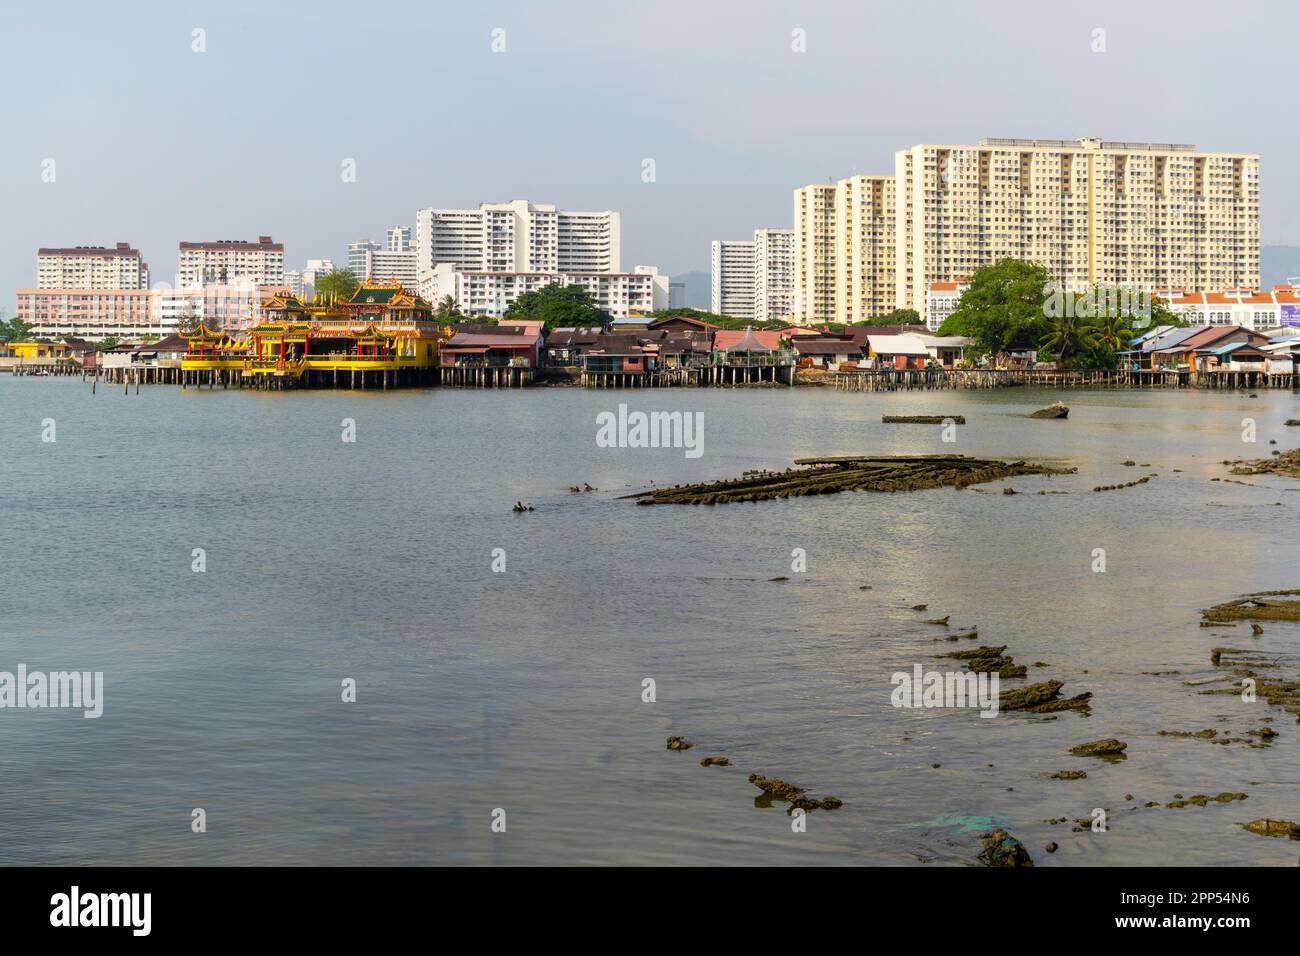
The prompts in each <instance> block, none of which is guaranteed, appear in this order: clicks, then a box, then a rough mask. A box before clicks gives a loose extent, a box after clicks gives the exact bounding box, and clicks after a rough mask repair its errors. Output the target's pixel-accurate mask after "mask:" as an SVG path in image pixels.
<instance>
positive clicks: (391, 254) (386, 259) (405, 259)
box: [360, 249, 416, 292]
mask: <svg viewBox="0 0 1300 956" xmlns="http://www.w3.org/2000/svg"><path fill="white" fill-rule="evenodd" d="M362 268H363V270H364V271H363V272H362V274H361V276H360V277H361V278H363V279H376V280H386V279H396V280H397V281H398V282H400V283H401V284H402V286H403V287H404V288H406V289H409V290H410V291H412V292H414V291H415V288H416V276H415V250H414V249H405V250H401V251H398V250H394V249H367V250H366V255H365V260H364V262H363V265H362Z"/></svg>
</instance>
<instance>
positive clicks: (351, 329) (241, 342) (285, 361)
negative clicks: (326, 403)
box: [181, 280, 441, 389]
mask: <svg viewBox="0 0 1300 956" xmlns="http://www.w3.org/2000/svg"><path fill="white" fill-rule="evenodd" d="M262 313H263V319H262V321H261V322H259V323H258V324H256V325H254V326H253V327H252V328H250V329H249V330H248V331H247V332H245V333H242V337H241V338H238V339H236V338H233V337H231V335H230V334H229V333H225V332H218V331H213V330H211V329H208V328H207V327H206V326H204V325H202V324H200V325H199V326H198V328H197V329H196V330H194V331H193V332H190V333H182V334H183V335H184V337H185V339H186V341H187V343H188V346H189V347H188V351H187V352H186V355H185V357H184V359H183V360H182V362H181V368H182V372H183V375H182V383H183V384H191V385H207V386H209V387H214V386H216V385H221V386H223V387H228V386H230V385H235V386H236V387H240V388H244V387H251V388H263V389H281V388H290V387H304V388H363V389H364V388H400V387H404V386H412V385H432V384H435V383H436V382H437V380H438V347H439V345H440V344H441V336H440V333H439V330H438V325H437V323H436V322H434V320H433V307H432V306H430V305H429V303H428V302H427V301H425V300H424V299H422V298H421V297H420V296H418V295H415V294H413V293H411V292H408V291H407V290H406V289H404V288H403V287H402V285H401V283H399V282H397V281H395V280H394V281H389V282H375V281H371V280H367V281H366V282H363V283H362V284H361V285H360V286H359V287H358V288H357V290H356V292H354V293H353V294H352V296H351V297H350V298H348V299H346V300H338V299H335V298H333V297H329V296H315V297H312V298H302V297H298V296H293V295H276V296H272V297H271V298H270V299H268V300H267V301H266V302H265V303H264V304H263V306H262Z"/></svg>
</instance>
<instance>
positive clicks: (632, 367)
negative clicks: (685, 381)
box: [582, 332, 660, 374]
mask: <svg viewBox="0 0 1300 956" xmlns="http://www.w3.org/2000/svg"><path fill="white" fill-rule="evenodd" d="M582 367H583V368H584V369H586V370H587V371H588V372H620V373H633V374H636V373H641V372H656V371H658V370H659V367H660V366H659V343H658V342H655V341H653V340H645V341H643V340H642V338H641V336H639V335H638V334H637V333H635V332H622V333H620V332H611V333H606V334H604V335H601V336H600V337H599V338H598V339H597V340H596V343H595V345H594V346H592V347H590V348H588V349H586V350H585V351H584V352H583V354H582Z"/></svg>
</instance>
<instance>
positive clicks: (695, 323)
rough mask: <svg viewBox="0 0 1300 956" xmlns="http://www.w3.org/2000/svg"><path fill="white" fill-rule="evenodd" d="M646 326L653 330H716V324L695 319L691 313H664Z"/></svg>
mask: <svg viewBox="0 0 1300 956" xmlns="http://www.w3.org/2000/svg"><path fill="white" fill-rule="evenodd" d="M646 328H648V329H650V330H651V331H655V332H716V331H718V326H716V325H712V324H710V323H708V322H705V321H704V320H703V319H697V318H695V317H694V316H693V315H665V316H664V317H663V318H661V319H655V320H654V321H652V322H650V323H649V324H648V325H647V326H646Z"/></svg>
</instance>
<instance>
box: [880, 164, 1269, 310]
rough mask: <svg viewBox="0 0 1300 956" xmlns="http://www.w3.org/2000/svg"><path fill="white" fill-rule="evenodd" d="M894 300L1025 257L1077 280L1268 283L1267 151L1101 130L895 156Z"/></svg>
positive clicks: (921, 303)
mask: <svg viewBox="0 0 1300 956" xmlns="http://www.w3.org/2000/svg"><path fill="white" fill-rule="evenodd" d="M894 173H895V180H896V184H897V187H896V188H897V197H896V203H897V209H896V222H897V232H898V241H897V245H896V266H895V269H896V273H895V287H896V295H895V300H896V302H897V304H898V305H899V306H900V307H908V308H913V309H916V310H917V311H923V310H924V307H925V297H926V289H927V288H928V287H929V285H930V283H932V282H936V281H945V282H946V281H952V280H954V279H957V278H960V277H963V276H969V275H971V274H972V273H973V272H974V271H975V270H976V269H978V268H979V267H981V266H986V265H990V264H992V263H994V262H996V261H997V260H999V259H1003V258H1015V259H1023V260H1029V261H1034V262H1038V263H1041V264H1042V265H1044V266H1046V267H1047V269H1048V271H1049V272H1051V273H1052V275H1053V276H1055V277H1056V278H1057V279H1058V280H1059V281H1060V282H1061V283H1062V285H1063V286H1065V288H1067V289H1070V290H1074V291H1081V290H1083V289H1084V288H1086V287H1088V286H1090V285H1094V284H1101V285H1120V286H1131V287H1134V288H1145V289H1154V288H1182V289H1189V290H1198V291H1204V290H1211V289H1228V288H1242V287H1246V288H1253V287H1255V286H1257V285H1258V284H1259V156H1258V155H1257V154H1252V153H1217V152H1202V151H1198V150H1197V149H1196V148H1195V147H1194V146H1186V145H1177V144H1163V143H1161V144H1151V143H1126V142H1104V141H1102V140H1100V139H1087V138H1085V139H1077V140H1029V139H984V140H981V141H980V142H979V143H978V144H977V145H972V146H966V145H932V144H925V145H918V146H913V147H912V148H911V149H905V150H901V151H900V152H898V153H897V154H896V155H895V160H894Z"/></svg>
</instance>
